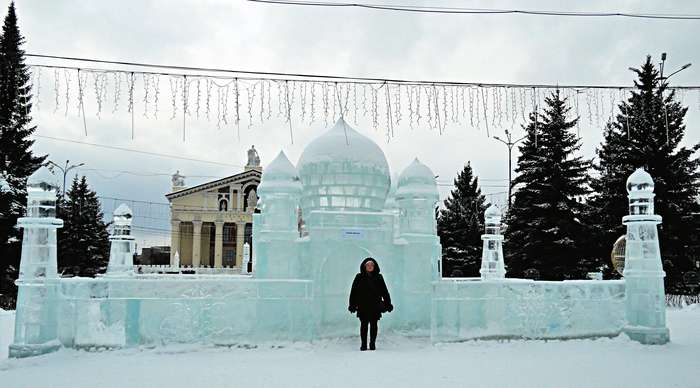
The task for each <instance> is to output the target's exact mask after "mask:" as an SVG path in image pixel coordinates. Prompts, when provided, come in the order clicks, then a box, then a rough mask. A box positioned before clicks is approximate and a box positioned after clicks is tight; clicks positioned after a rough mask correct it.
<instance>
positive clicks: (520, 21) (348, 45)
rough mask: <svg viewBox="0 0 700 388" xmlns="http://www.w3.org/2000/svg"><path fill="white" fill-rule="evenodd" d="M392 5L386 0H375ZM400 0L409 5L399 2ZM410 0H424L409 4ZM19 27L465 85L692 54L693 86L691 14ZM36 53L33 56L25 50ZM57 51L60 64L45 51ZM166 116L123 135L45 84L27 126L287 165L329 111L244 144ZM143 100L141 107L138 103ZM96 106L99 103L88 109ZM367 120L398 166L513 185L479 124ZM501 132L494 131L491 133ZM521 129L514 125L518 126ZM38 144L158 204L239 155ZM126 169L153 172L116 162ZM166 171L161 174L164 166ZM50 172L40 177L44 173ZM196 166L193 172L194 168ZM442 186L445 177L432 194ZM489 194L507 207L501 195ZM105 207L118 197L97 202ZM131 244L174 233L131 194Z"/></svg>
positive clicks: (578, 77) (177, 4)
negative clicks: (177, 181)
mask: <svg viewBox="0 0 700 388" xmlns="http://www.w3.org/2000/svg"><path fill="white" fill-rule="evenodd" d="M384 3H387V2H384ZM402 3H403V4H406V3H408V1H406V2H402ZM413 4H419V3H418V2H413ZM422 4H430V5H441V6H460V7H473V8H521V7H523V5H522V4H523V2H518V1H440V2H436V1H432V2H424V3H422ZM571 4H572V3H571V2H561V1H541V2H534V1H532V2H527V6H528V7H529V8H528V9H540V10H566V11H571V10H577V11H619V12H623V11H624V12H653V13H688V14H700V2H694V1H664V2H648V1H646V2H642V1H587V2H585V3H584V2H578V3H577V4H578V5H577V6H576V8H570V7H572V5H571ZM17 12H18V17H19V23H20V29H21V31H22V33H23V34H24V36H25V37H26V40H27V43H26V45H25V50H26V51H27V52H30V53H41V54H53V55H64V56H75V57H91V58H99V59H111V60H124V61H134V62H150V63H166V64H175V65H184V66H201V67H209V68H230V69H241V70H253V71H272V72H298V73H318V74H333V75H348V76H367V77H384V78H403V79H429V80H456V81H470V82H508V83H547V84H557V83H559V84H611V85H631V84H632V81H633V78H632V73H631V72H630V71H629V70H628V67H630V66H639V65H640V64H641V63H642V62H643V61H644V59H645V56H646V55H647V54H651V55H653V57H654V58H655V61H657V62H658V58H659V56H660V53H661V52H667V53H668V61H667V66H668V69H676V68H678V67H680V66H681V65H682V64H685V63H688V62H692V63H693V64H694V65H693V66H692V67H691V68H689V69H687V70H685V71H683V72H682V73H679V74H678V75H676V76H674V78H673V82H672V83H673V84H679V85H699V84H700V77H699V76H698V74H700V50H699V49H698V48H699V47H700V45H699V43H700V42H699V39H700V38H698V37H700V22H699V21H697V20H695V21H654V20H646V19H628V18H571V17H541V16H523V15H494V16H486V15H431V14H412V13H397V12H388V11H373V10H365V9H349V8H337V9H336V8H311V7H293V6H280V5H265V4H258V3H250V2H245V1H242V0H225V1H201V0H200V1H196V2H195V1H192V2H184V1H144V0H139V1H128V0H122V1H119V2H104V1H101V2H95V1H48V0H46V1H39V0H32V1H21V2H18V4H17ZM28 62H30V63H40V61H39V60H34V59H28ZM52 63H54V64H55V63H56V62H52ZM164 94H165V95H164V96H163V97H164V101H162V103H161V109H162V110H163V113H162V114H161V115H160V118H159V119H157V120H155V119H153V118H151V119H146V118H144V117H143V116H142V115H139V114H137V115H136V116H135V119H136V125H135V127H136V136H135V138H134V139H133V140H132V139H131V127H130V125H131V124H130V119H131V116H130V115H129V114H127V113H126V112H125V111H124V110H121V111H118V112H117V113H115V114H112V113H111V108H107V109H105V110H106V112H103V114H102V115H101V118H99V119H98V118H97V116H96V114H95V112H94V110H93V109H94V107H93V106H91V105H88V107H87V108H86V109H87V110H88V111H87V112H86V124H87V127H88V135H87V136H85V134H84V133H83V132H84V130H83V123H82V118H80V117H78V116H77V109H76V106H75V105H74V103H73V102H71V105H70V106H69V112H68V114H67V115H64V112H63V111H62V110H61V111H59V112H58V113H54V105H53V102H52V98H53V95H52V89H51V87H50V85H46V84H44V85H42V94H40V98H41V101H42V102H41V104H40V106H39V110H38V111H36V110H35V112H34V117H35V123H36V125H37V126H38V130H37V134H41V135H44V136H53V137H60V138H64V139H73V140H78V141H82V142H89V143H96V144H107V145H112V146H119V147H125V148H132V149H138V150H144V151H151V152H156V153H167V154H176V155H181V156H183V157H188V158H196V159H206V160H211V161H219V162H224V163H229V164H233V165H237V164H244V163H245V151H246V150H247V149H248V148H249V147H250V145H251V144H255V147H256V148H257V149H258V150H259V153H260V156H261V159H262V164H263V166H265V165H266V164H267V163H268V162H269V161H270V160H271V159H272V158H274V156H275V155H276V154H277V153H278V152H279V151H280V150H284V151H285V152H286V153H287V154H288V156H289V158H290V159H291V160H292V162H296V161H297V160H298V158H299V156H300V154H301V152H302V151H303V148H304V146H305V145H306V144H308V142H309V141H311V140H312V139H313V138H314V137H316V136H318V135H319V134H321V133H322V132H323V131H324V125H323V120H317V121H316V122H315V123H313V124H311V125H309V124H308V122H306V123H302V122H300V121H298V120H296V119H293V121H292V126H293V128H294V132H295V141H294V144H291V143H290V140H289V126H288V125H287V124H286V123H285V122H284V121H282V120H272V121H271V122H269V123H267V124H265V125H262V126H261V125H259V124H257V125H255V126H253V127H252V128H250V129H248V128H247V127H246V128H242V129H241V134H240V140H239V139H238V137H237V136H236V134H235V129H234V128H233V127H231V126H229V127H226V128H222V129H217V128H216V125H215V123H214V122H206V121H199V122H197V121H195V120H191V121H190V122H188V123H187V127H188V136H187V139H186V140H185V141H184V142H183V140H182V135H181V128H182V122H181V120H182V119H181V118H180V119H174V120H170V119H169V116H170V114H169V111H168V108H169V106H168V104H169V101H168V98H167V92H165V93H164ZM685 103H686V104H687V105H689V106H690V107H691V109H690V110H689V114H688V117H687V123H688V131H687V136H686V142H687V144H690V143H697V142H698V141H700V130H699V129H700V128H698V127H699V126H700V96H698V92H693V93H692V94H689V95H687V96H686V97H685ZM139 109H140V108H138V104H137V112H140V111H139ZM91 110H93V111H91ZM370 124H371V123H369V122H368V121H364V122H361V123H360V125H359V128H358V130H359V131H360V132H362V133H364V134H365V135H367V136H369V137H371V138H373V139H374V140H375V141H376V142H377V143H378V144H379V145H380V146H381V147H382V149H383V150H384V151H385V153H386V155H387V158H388V160H389V164H390V166H391V169H392V173H393V174H398V173H400V171H401V170H402V169H403V168H404V167H406V166H407V165H408V164H409V163H410V161H411V160H412V159H413V158H414V157H418V158H419V159H420V160H421V161H423V162H424V163H425V164H427V165H428V166H429V167H431V168H432V169H433V171H434V172H435V174H436V175H439V176H440V178H439V179H440V181H452V179H453V178H454V176H455V175H456V174H457V173H458V172H459V171H460V170H461V169H462V167H463V166H464V164H465V163H466V162H467V161H471V163H472V166H473V167H474V169H475V172H476V174H477V175H478V176H479V177H480V178H481V179H482V180H483V182H482V184H484V185H485V187H484V188H483V190H484V192H486V193H499V192H503V191H505V190H506V185H507V180H506V178H507V158H506V156H507V153H506V150H505V146H503V145H502V144H500V143H498V142H496V141H494V140H492V139H488V138H487V137H486V135H485V133H484V132H483V131H476V130H474V129H472V128H469V127H456V126H451V127H448V128H447V131H446V132H445V133H444V134H442V135H440V134H438V133H437V132H436V131H433V130H430V129H429V128H427V127H426V128H417V129H414V130H410V129H409V128H408V127H407V126H406V127H403V126H402V127H398V128H396V129H395V137H394V138H393V139H391V141H389V142H387V141H386V138H385V136H384V132H383V130H379V131H375V130H373V129H372V128H371V125H370ZM601 128H602V126H598V125H591V124H590V123H589V122H588V120H582V121H581V127H580V130H581V137H582V141H583V152H584V155H585V156H587V157H593V155H594V150H595V147H596V146H598V145H599V143H600V141H601V138H602V137H601ZM493 131H494V132H496V133H498V132H501V130H500V129H498V130H496V129H493ZM516 132H517V133H522V132H521V131H520V130H518V129H517V128H516ZM34 151H35V152H36V153H38V154H49V155H50V156H49V157H50V159H51V160H54V161H57V162H58V161H65V160H66V159H70V160H71V161H74V162H83V163H85V164H86V166H85V167H86V168H92V169H98V171H95V170H79V171H78V172H79V173H80V174H85V175H87V177H88V180H89V183H90V184H91V185H92V187H93V188H94V189H95V190H96V191H97V192H98V194H99V195H101V196H103V197H118V198H127V199H132V200H141V201H151V202H156V203H164V202H166V200H165V198H164V195H165V194H166V193H167V192H168V191H169V188H170V178H169V177H168V176H166V175H162V174H166V173H172V172H174V171H175V170H177V169H179V170H180V171H181V172H182V173H183V174H184V175H186V176H189V177H190V178H188V179H187V184H188V185H194V184H197V183H201V182H203V181H206V180H207V179H209V178H205V177H222V176H227V175H231V174H234V173H237V172H238V171H239V170H238V169H237V168H236V167H226V166H217V165H212V164H206V163H199V162H192V161H185V160H176V159H169V158H162V157H155V156H148V155H139V154H134V153H126V152H123V151H117V150H107V149H104V148H98V147H91V146H87V145H81V144H72V143H66V142H59V141H55V140H49V139H46V138H38V139H37V141H36V144H35V147H34ZM116 170H120V171H121V170H125V171H131V172H135V173H141V174H146V175H151V176H139V175H135V174H129V173H116V172H113V171H116ZM158 174H161V175H158ZM47 176H49V175H47ZM193 176H194V178H193ZM449 189H450V188H449V187H447V186H444V187H441V195H442V199H444V197H445V196H446V195H447V194H448V192H449ZM490 199H491V200H493V201H494V202H497V203H502V202H503V201H504V200H505V196H503V195H502V194H496V195H493V196H490ZM104 202H105V203H104V207H105V210H106V212H107V214H106V215H108V216H109V215H110V214H109V212H110V211H111V209H113V207H114V206H115V205H118V203H116V201H111V202H112V203H110V200H105V201H104ZM131 205H132V206H134V208H135V209H134V210H135V211H136V217H137V219H138V218H139V217H141V220H140V221H138V224H139V225H141V226H142V227H143V228H148V229H149V230H150V232H151V233H150V236H148V237H147V236H146V234H145V233H146V229H142V230H140V231H138V233H139V234H138V235H139V238H140V241H139V242H140V245H142V246H143V245H144V244H145V245H150V244H168V243H169V238H168V237H167V231H166V229H167V228H168V227H169V225H168V222H167V219H168V214H167V207H165V206H162V205H156V204H153V205H148V204H143V203H131Z"/></svg>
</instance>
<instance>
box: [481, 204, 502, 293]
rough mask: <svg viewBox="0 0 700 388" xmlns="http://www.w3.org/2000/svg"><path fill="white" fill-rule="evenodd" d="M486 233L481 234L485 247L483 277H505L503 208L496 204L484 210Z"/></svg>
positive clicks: (482, 260)
mask: <svg viewBox="0 0 700 388" xmlns="http://www.w3.org/2000/svg"><path fill="white" fill-rule="evenodd" d="M484 220H485V224H486V227H485V229H486V233H485V234H482V235H481V239H482V240H484V247H483V249H482V253H481V270H480V271H479V273H481V278H482V279H503V278H504V277H505V276H506V270H505V267H504V265H503V236H502V235H501V210H500V209H498V207H497V206H496V205H491V206H489V208H488V209H486V212H484Z"/></svg>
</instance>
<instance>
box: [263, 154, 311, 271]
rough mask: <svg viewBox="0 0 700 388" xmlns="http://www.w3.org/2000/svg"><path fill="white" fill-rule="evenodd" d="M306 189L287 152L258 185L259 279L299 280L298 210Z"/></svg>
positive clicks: (278, 158)
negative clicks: (302, 191) (303, 188)
mask: <svg viewBox="0 0 700 388" xmlns="http://www.w3.org/2000/svg"><path fill="white" fill-rule="evenodd" d="M301 190H302V186H301V183H300V182H299V175H298V174H297V170H296V168H294V166H293V165H292V163H291V162H290V161H289V159H288V158H287V155H285V154H284V152H280V153H279V155H277V157H276V158H275V159H274V160H273V161H272V162H270V165H269V166H267V168H265V171H264V172H263V174H262V178H261V180H260V185H259V186H258V196H259V202H258V206H259V207H260V213H259V214H253V225H254V227H253V230H254V234H253V251H255V252H257V253H256V258H258V260H259V263H254V264H255V268H256V270H255V271H256V277H260V278H277V279H279V278H298V277H299V271H300V268H299V262H298V255H297V252H298V246H297V243H296V241H297V238H298V237H299V230H298V219H297V209H298V207H299V201H300V198H301Z"/></svg>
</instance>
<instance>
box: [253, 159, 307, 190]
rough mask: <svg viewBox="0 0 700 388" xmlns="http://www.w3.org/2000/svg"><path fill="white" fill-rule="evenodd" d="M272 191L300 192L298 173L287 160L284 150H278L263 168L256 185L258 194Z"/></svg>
mask: <svg viewBox="0 0 700 388" xmlns="http://www.w3.org/2000/svg"><path fill="white" fill-rule="evenodd" d="M273 192H278V193H279V192H285V193H297V194H298V193H300V192H301V183H300V182H299V174H298V173H297V169H296V168H294V165H292V162H290V161H289V158H287V155H285V153H284V151H280V153H279V154H278V155H277V157H276V158H275V159H274V160H273V161H272V162H270V165H269V166H267V167H266V168H265V170H264V171H263V174H262V178H261V179H260V184H259V185H258V195H263V196H264V195H266V194H269V193H273Z"/></svg>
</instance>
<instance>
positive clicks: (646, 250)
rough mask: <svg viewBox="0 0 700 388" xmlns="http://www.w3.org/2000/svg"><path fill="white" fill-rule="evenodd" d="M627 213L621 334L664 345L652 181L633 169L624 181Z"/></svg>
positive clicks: (665, 331)
mask: <svg viewBox="0 0 700 388" xmlns="http://www.w3.org/2000/svg"><path fill="white" fill-rule="evenodd" d="M627 193H628V198H629V212H630V214H629V215H627V216H624V217H623V218H622V223H623V224H625V225H626V226H627V243H626V247H625V270H624V273H623V275H624V277H625V283H626V286H627V289H626V301H625V304H626V306H625V310H626V316H627V326H626V327H625V328H624V331H625V333H627V335H628V336H629V337H630V338H632V339H633V340H635V341H639V342H641V343H643V344H665V343H667V342H668V341H669V337H670V336H669V330H668V328H667V327H666V297H665V291H664V276H666V274H665V272H664V270H663V267H662V265H661V253H660V250H659V236H658V233H657V230H656V225H658V224H660V223H661V216H659V215H656V214H654V181H653V180H652V178H651V175H649V174H648V173H647V172H646V171H644V170H642V169H637V170H636V171H635V172H634V173H632V175H630V176H629V178H627Z"/></svg>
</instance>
